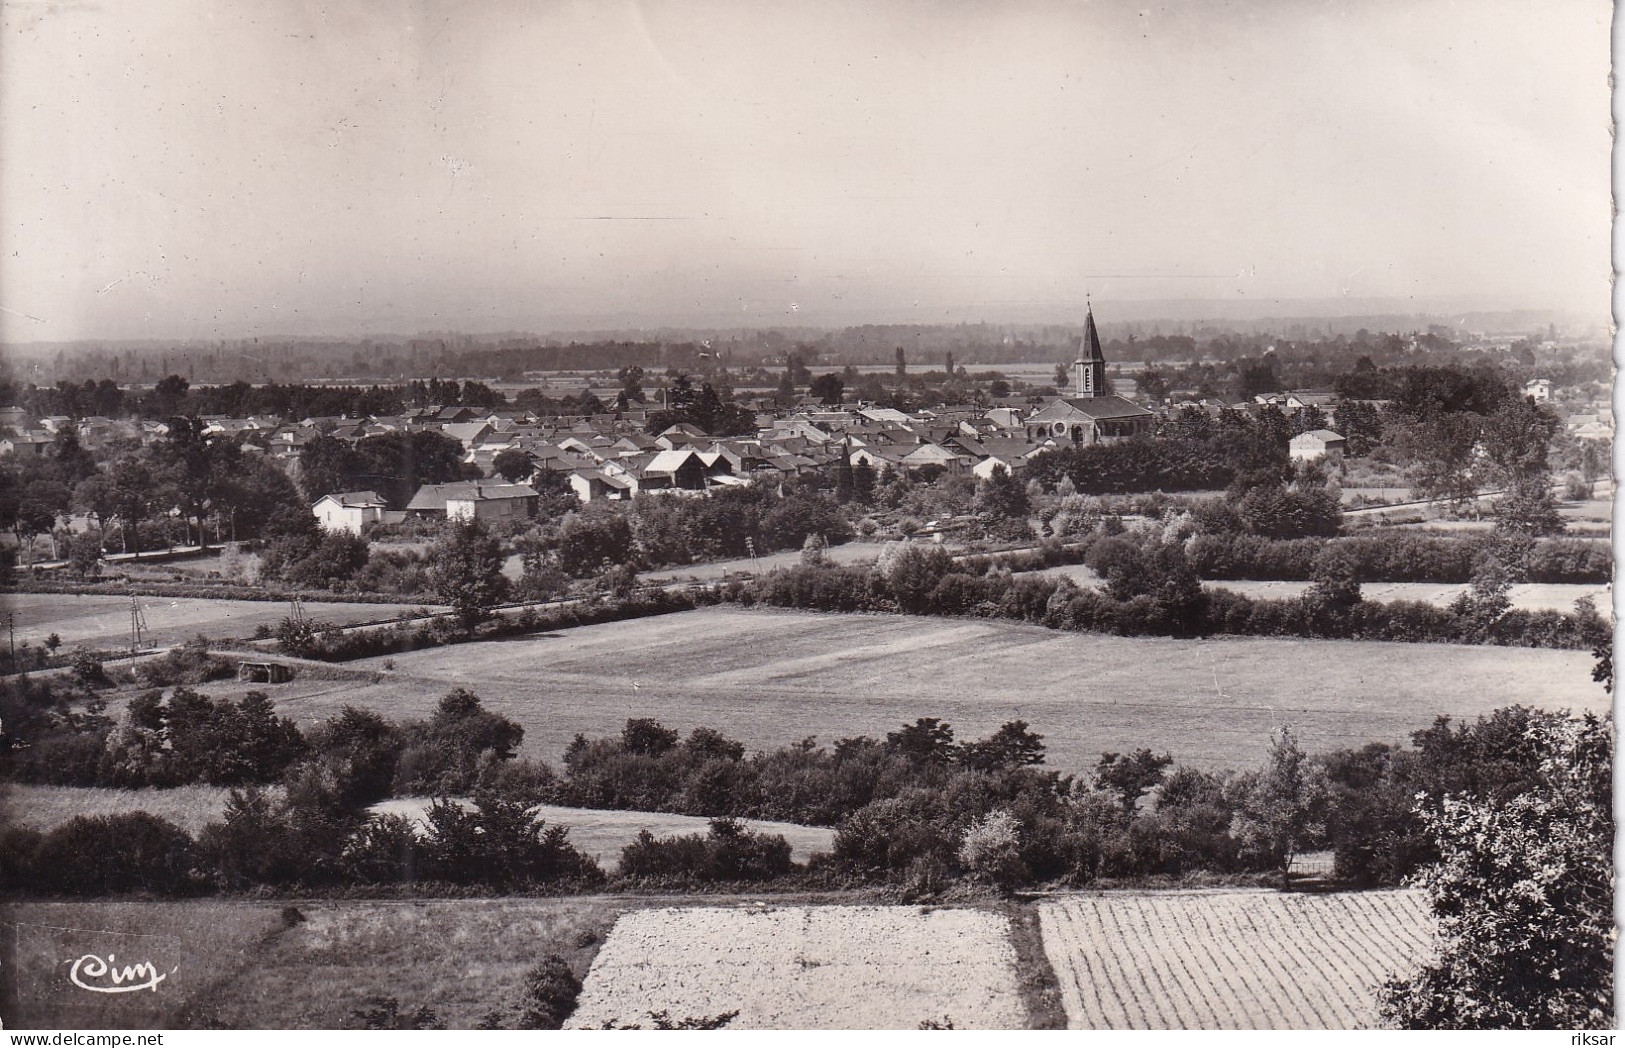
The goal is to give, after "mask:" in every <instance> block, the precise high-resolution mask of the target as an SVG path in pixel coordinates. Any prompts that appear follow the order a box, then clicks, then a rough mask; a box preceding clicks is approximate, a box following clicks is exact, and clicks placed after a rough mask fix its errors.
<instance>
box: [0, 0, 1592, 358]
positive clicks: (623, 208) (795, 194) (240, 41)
mask: <svg viewBox="0 0 1625 1048" xmlns="http://www.w3.org/2000/svg"><path fill="white" fill-rule="evenodd" d="M0 5H3V12H4V14H3V25H0V29H3V35H0V248H3V258H0V308H3V310H4V311H3V312H0V337H3V338H5V339H6V340H8V341H34V340H46V339H67V338H84V337H213V336H219V337H235V336H246V335H268V334H315V333H329V334H345V333H356V332H411V331H416V330H423V329H430V328H438V329H458V330H466V331H491V330H503V329H529V330H546V329H549V328H562V327H574V326H580V325H583V324H593V325H606V326H608V325H613V326H620V325H626V326H638V325H659V324H711V325H722V324H732V323H738V324H740V325H767V324H783V323H814V324H817V323H853V322H863V321H865V320H876V321H896V320H909V319H912V320H922V321H930V320H933V319H938V318H942V317H951V318H952V319H955V320H958V319H977V318H982V319H987V320H993V321H997V320H1000V319H1009V318H1013V317H1016V316H1020V315H1025V314H1026V313H1028V312H1030V311H1032V310H1034V309H1039V310H1052V311H1054V310H1059V311H1060V312H1061V314H1062V315H1076V314H1078V313H1081V310H1082V301H1083V296H1084V293H1085V292H1086V291H1088V292H1092V294H1093V295H1094V298H1095V300H1096V302H1098V303H1105V302H1108V301H1110V300H1111V299H1113V298H1117V299H1151V298H1164V297H1168V298H1215V299H1227V300H1235V299H1252V300H1259V301H1263V300H1267V299H1271V298H1279V297H1288V298H1300V297H1302V298H1333V297H1340V296H1348V297H1350V298H1351V299H1358V298H1371V297H1399V298H1408V297H1413V296H1414V297H1417V298H1419V299H1426V298H1432V297H1436V296H1484V297H1493V299H1494V300H1496V301H1501V302H1504V303H1505V304H1506V305H1507V306H1509V307H1537V308H1540V307H1550V308H1559V309H1582V310H1586V311H1588V312H1591V313H1593V314H1598V315H1605V314H1606V310H1607V308H1608V285H1607V280H1608V274H1609V254H1608V242H1609V220H1610V210H1609V208H1610V204H1609V174H1608V150H1609V146H1610V140H1609V134H1608V131H1609V120H1610V114H1609V96H1608V87H1607V75H1608V61H1609V58H1608V45H1609V21H1610V18H1611V15H1612V9H1611V7H1610V4H1609V3H1608V2H1607V0H1515V2H1502V0H1459V2H1442V0H1396V2H1391V3H1390V2H1384V0H1371V2H1361V0H1348V2H1341V3H1338V2H1332V3H1315V2H1310V0H1279V2H1267V0H1258V2H1236V3H1229V4H1223V3H1197V2H1194V0H1192V2H1181V3H1178V4H1169V5H1150V4H1135V3H1117V2H1094V3H1089V2H1066V3H1063V2H1060V0H1048V2H1045V0H1033V2H1025V3H1023V2H1008V3H999V2H974V3H973V2H970V0H961V2H950V0H939V2H934V3H925V2H918V3H912V2H892V3H887V2H884V0H878V2H862V3H852V4H845V3H840V2H831V0H805V2H799V3H774V2H762V0H740V2H737V3H735V2H721V0H718V2H706V0H684V2H674V3H665V2H644V3H618V2H614V0H583V2H580V3H541V2H537V3H517V2H515V3H507V2H489V3H481V2H474V0H445V2H437V0H419V2H407V0H398V2H390V0H368V2H366V3H356V2H338V0H335V2H331V3H318V2H314V0H310V2H295V0H256V2H253V3H237V2H232V3H192V2H181V0H165V2H153V0H112V2H108V3H105V4H95V3H83V4H80V3H72V2H44V0H0ZM1263 311H1265V312H1268V311H1273V310H1263Z"/></svg>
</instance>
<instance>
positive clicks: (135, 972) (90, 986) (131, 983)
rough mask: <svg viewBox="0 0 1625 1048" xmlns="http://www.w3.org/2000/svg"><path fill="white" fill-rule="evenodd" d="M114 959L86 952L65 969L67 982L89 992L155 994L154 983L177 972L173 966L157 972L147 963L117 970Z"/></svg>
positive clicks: (127, 965) (155, 984)
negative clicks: (139, 992) (144, 991)
mask: <svg viewBox="0 0 1625 1048" xmlns="http://www.w3.org/2000/svg"><path fill="white" fill-rule="evenodd" d="M117 960H118V958H117V957H115V956H114V955H113V954H108V955H107V959H106V960H103V959H102V958H101V957H99V956H97V955H96V954H94V953H87V954H85V955H84V956H83V957H81V958H79V959H78V960H77V961H74V962H73V967H71V968H69V969H68V981H69V982H71V983H73V985H75V986H77V987H79V988H80V989H81V990H89V991H91V992H92V993H131V992H133V991H135V990H151V991H152V992H153V993H157V992H158V984H159V983H161V982H163V981H164V980H165V979H167V978H169V977H170V976H171V975H174V974H175V972H177V971H179V970H180V965H178V964H177V965H176V966H175V967H173V968H171V969H169V971H167V972H160V971H159V970H158V968H157V966H155V965H154V964H153V963H152V962H151V961H141V962H139V963H137V964H126V965H124V966H122V967H120V966H118V965H117V964H116V962H117Z"/></svg>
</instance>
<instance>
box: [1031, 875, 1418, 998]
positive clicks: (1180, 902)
mask: <svg viewBox="0 0 1625 1048" xmlns="http://www.w3.org/2000/svg"><path fill="white" fill-rule="evenodd" d="M1039 920H1040V922H1041V925H1042V928H1043V935H1044V952H1045V954H1046V955H1047V956H1048V957H1049V960H1050V966H1051V967H1052V968H1054V969H1055V974H1056V977H1057V979H1058V980H1059V981H1060V985H1061V997H1062V1001H1063V1002H1064V1004H1065V1006H1066V1013H1067V1025H1068V1026H1069V1027H1071V1028H1072V1029H1080V1030H1252V1029H1300V1030H1307V1029H1326V1030H1351V1029H1356V1028H1358V1027H1361V1026H1369V1025H1371V1024H1374V1023H1375V1021H1376V1018H1377V1013H1376V998H1375V991H1376V988H1377V987H1378V986H1379V985H1381V983H1382V982H1383V981H1384V980H1386V979H1388V978H1391V977H1393V976H1395V975H1399V974H1401V973H1404V972H1407V971H1409V970H1411V969H1413V968H1414V967H1415V966H1416V965H1418V964H1419V963H1421V962H1422V961H1423V960H1425V959H1426V957H1427V956H1428V955H1429V952H1430V950H1431V948H1432V946H1431V943H1432V918H1431V917H1430V916H1429V914H1428V910H1427V904H1426V901H1425V899H1424V898H1423V896H1422V895H1421V893H1419V892H1410V891H1382V892H1351V893H1341V894H1333V895H1283V894H1281V893H1279V892H1271V891H1251V892H1240V891H1235V892H1157V893H1151V892H1147V893H1130V892H1123V893H1103V894H1099V895H1091V896H1084V897H1078V898H1070V899H1065V900H1059V901H1054V902H1045V903H1042V904H1040V906H1039Z"/></svg>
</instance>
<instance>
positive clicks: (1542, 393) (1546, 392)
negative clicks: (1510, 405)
mask: <svg viewBox="0 0 1625 1048" xmlns="http://www.w3.org/2000/svg"><path fill="white" fill-rule="evenodd" d="M1523 395H1524V396H1526V397H1534V398H1535V403H1537V404H1545V403H1547V402H1548V401H1550V400H1551V399H1552V380H1551V379H1549V378H1532V379H1530V380H1529V381H1528V382H1525V383H1524V384H1523Z"/></svg>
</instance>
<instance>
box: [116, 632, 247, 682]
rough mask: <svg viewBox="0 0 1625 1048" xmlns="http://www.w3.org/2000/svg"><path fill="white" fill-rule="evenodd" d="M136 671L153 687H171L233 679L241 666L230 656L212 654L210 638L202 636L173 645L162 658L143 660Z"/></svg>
mask: <svg viewBox="0 0 1625 1048" xmlns="http://www.w3.org/2000/svg"><path fill="white" fill-rule="evenodd" d="M135 672H136V676H138V677H140V678H141V683H142V684H145V685H146V686H147V687H149V688H168V687H173V686H174V685H176V684H205V683H207V682H209V681H216V680H229V679H230V678H231V677H232V675H233V674H235V673H236V672H237V670H236V667H235V666H233V664H232V663H230V662H228V661H227V660H225V659H221V658H216V657H215V656H213V655H210V654H209V643H208V641H206V640H204V639H203V638H201V637H199V638H198V639H196V640H191V641H187V642H186V643H185V644H184V645H182V646H181V647H179V648H171V649H170V650H169V651H168V652H167V653H166V654H164V655H163V656H162V657H161V658H157V659H149V660H147V661H146V662H143V663H141V664H139V665H138V666H136V670H135Z"/></svg>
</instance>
